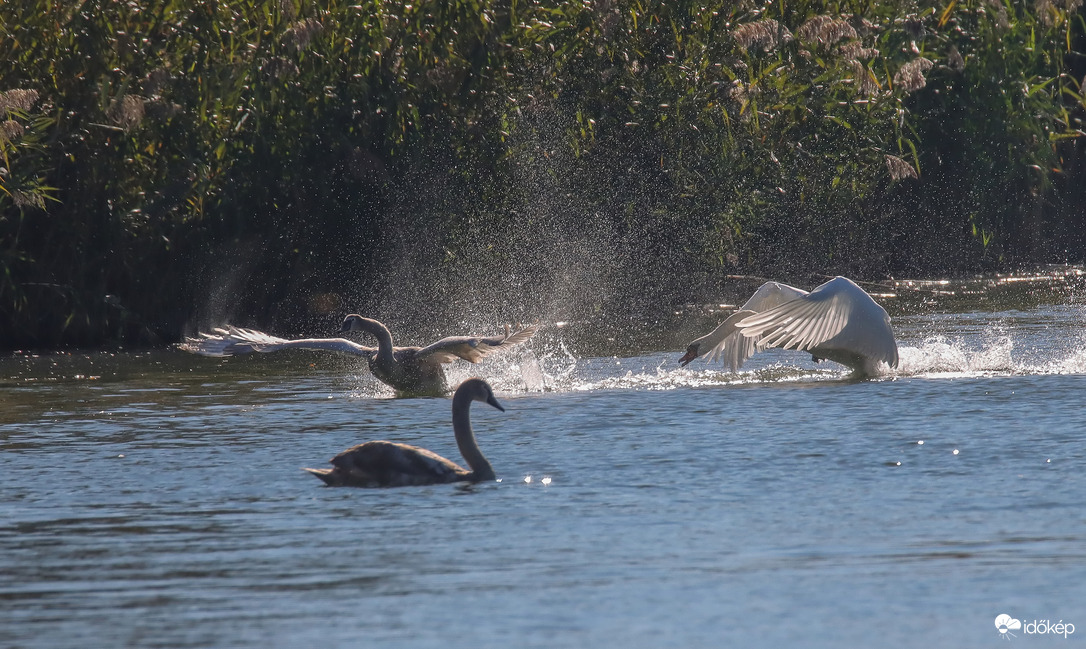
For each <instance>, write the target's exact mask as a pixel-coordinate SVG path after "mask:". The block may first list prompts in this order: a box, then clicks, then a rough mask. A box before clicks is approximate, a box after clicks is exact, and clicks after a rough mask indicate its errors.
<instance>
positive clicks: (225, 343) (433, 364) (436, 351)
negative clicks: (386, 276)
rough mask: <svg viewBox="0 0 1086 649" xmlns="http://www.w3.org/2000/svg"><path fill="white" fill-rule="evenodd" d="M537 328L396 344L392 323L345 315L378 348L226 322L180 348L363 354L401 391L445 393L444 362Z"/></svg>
mask: <svg viewBox="0 0 1086 649" xmlns="http://www.w3.org/2000/svg"><path fill="white" fill-rule="evenodd" d="M537 328H538V327H536V326H535V325H529V326H527V327H522V328H520V329H518V330H517V331H515V332H509V331H508V330H507V331H506V335H505V336H493V337H490V338H481V337H477V336H449V337H448V338H442V339H441V340H439V341H437V342H435V343H431V344H430V345H427V346H426V347H394V346H393V345H392V334H391V333H390V332H389V330H388V327H386V326H385V325H383V324H381V323H380V322H378V321H376V320H373V319H372V318H363V317H362V316H360V315H355V314H351V315H349V316H347V317H346V318H344V319H343V325H342V326H341V327H340V333H349V332H352V331H361V332H363V333H368V334H370V335H372V336H373V337H375V338H376V339H377V347H366V346H364V345H360V344H358V343H356V342H354V341H351V340H347V339H345V338H302V339H298V340H286V339H284V338H276V337H275V336H269V335H268V334H265V333H262V332H259V331H254V330H252V329H240V328H237V327H227V328H219V329H215V333H212V334H206V333H201V334H200V336H199V337H198V338H186V339H185V342H184V343H182V344H181V345H180V348H181V349H184V350H185V351H189V352H193V353H195V354H201V355H203V356H233V355H235V354H248V353H250V352H274V351H278V350H281V349H308V350H323V351H333V352H341V353H346V354H354V355H357V356H364V357H365V358H366V360H367V362H368V363H369V367H370V371H371V372H373V375H374V376H375V377H377V379H378V380H380V381H381V382H383V383H386V384H387V385H389V386H391V387H392V388H393V389H394V390H396V391H397V392H398V393H401V394H407V395H442V394H445V393H446V392H447V391H448V387H447V386H446V384H445V372H444V370H443V369H442V368H441V366H442V365H443V364H445V363H451V362H452V361H454V360H456V359H457V358H461V359H464V360H466V361H468V362H470V363H478V362H479V361H480V360H482V359H483V358H484V357H486V356H487V355H488V354H490V353H491V352H494V351H504V350H506V349H508V348H510V347H513V346H514V345H519V344H520V343H523V342H525V341H526V340H528V339H529V338H531V337H532V336H533V335H535V332H536V330H537Z"/></svg>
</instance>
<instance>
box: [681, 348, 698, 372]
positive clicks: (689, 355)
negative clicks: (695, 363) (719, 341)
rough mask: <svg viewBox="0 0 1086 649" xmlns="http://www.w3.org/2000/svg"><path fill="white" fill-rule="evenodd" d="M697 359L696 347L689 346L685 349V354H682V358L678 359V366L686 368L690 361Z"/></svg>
mask: <svg viewBox="0 0 1086 649" xmlns="http://www.w3.org/2000/svg"><path fill="white" fill-rule="evenodd" d="M697 357H698V346H697V345H690V346H689V347H687V348H686V353H685V354H683V357H682V358H680V359H679V365H680V366H682V367H686V366H687V365H689V364H690V361H692V360H694V359H695V358H697Z"/></svg>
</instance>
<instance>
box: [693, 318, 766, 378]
mask: <svg viewBox="0 0 1086 649" xmlns="http://www.w3.org/2000/svg"><path fill="white" fill-rule="evenodd" d="M754 314H755V312H754V311H746V310H741V311H736V312H735V313H733V314H731V315H730V316H728V318H727V319H726V320H724V322H721V323H720V326H718V327H717V328H716V329H714V330H713V331H712V332H711V333H710V334H709V335H708V336H707V337H706V340H707V341H709V342H711V341H714V340H715V341H719V342H717V343H716V344H715V345H713V347H712V348H711V349H710V350H709V351H708V352H707V353H706V354H705V360H706V361H708V362H712V361H715V360H717V359H720V360H721V361H723V363H724V365H725V366H726V367H727V368H728V370H729V371H732V372H737V371H739V368H740V367H743V363H745V362H746V360H747V359H748V358H750V357H751V356H753V355H754V351H755V344H754V343H755V341H754V339H753V338H747V337H746V336H744V335H743V333H742V332H741V331H739V329H738V328H736V326H735V325H736V323H737V322H739V321H740V320H742V319H744V318H747V317H749V316H752V315H754Z"/></svg>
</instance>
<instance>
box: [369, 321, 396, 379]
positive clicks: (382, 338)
mask: <svg viewBox="0 0 1086 649" xmlns="http://www.w3.org/2000/svg"><path fill="white" fill-rule="evenodd" d="M367 332H368V333H370V334H372V335H373V337H374V338H376V339H377V362H378V364H380V365H382V366H383V367H386V368H391V367H392V365H393V362H394V361H393V355H392V333H391V332H390V331H389V330H388V327H386V326H385V325H383V324H381V323H380V322H377V321H376V320H373V321H371V323H370V326H369V327H367Z"/></svg>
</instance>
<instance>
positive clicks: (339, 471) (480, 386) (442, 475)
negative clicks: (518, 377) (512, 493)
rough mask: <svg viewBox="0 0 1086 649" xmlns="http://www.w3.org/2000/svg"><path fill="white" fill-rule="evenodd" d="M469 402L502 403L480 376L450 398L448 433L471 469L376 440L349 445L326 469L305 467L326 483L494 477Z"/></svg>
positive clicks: (415, 448) (383, 484)
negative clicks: (474, 427)
mask: <svg viewBox="0 0 1086 649" xmlns="http://www.w3.org/2000/svg"><path fill="white" fill-rule="evenodd" d="M472 401H482V402H485V403H489V404H490V405H492V406H494V407H495V408H497V409H498V410H501V411H502V412H505V408H503V407H502V406H501V404H500V403H498V400H497V399H496V398H494V392H493V390H491V389H490V385H488V384H487V382H486V381H484V380H482V379H468V380H466V381H464V382H463V383H461V384H460V387H458V388H456V393H455V394H453V399H452V420H453V433H454V434H455V435H456V445H457V447H459V449H460V455H462V456H464V460H465V461H467V463H468V466H470V467H471V470H470V471H468V470H466V469H464V468H461V467H460V466H458V465H457V464H456V463H455V462H452V461H450V460H446V459H445V458H443V457H441V456H440V455H437V454H436V453H433V452H431V451H428V450H426V449H424V448H419V447H418V446H410V445H408V444H397V443H395V442H385V441H375V442H365V443H363V444H359V445H357V446H353V447H351V448H349V449H347V450H346V451H343V452H342V453H340V454H339V455H337V456H335V457H334V458H332V459H331V463H332V468H331V469H305V471H309V472H310V473H312V474H313V475H315V476H317V477H318V478H320V479H321V480H323V481H324V483H325V484H327V485H329V486H331V487H406V486H411V485H427V484H441V483H445V482H481V481H483V480H493V479H494V477H495V476H494V469H493V467H491V466H490V462H488V461H487V459H486V458H485V457H484V456H483V453H482V451H480V450H479V445H478V443H477V442H476V441H475V433H474V432H473V431H472V430H471V420H470V418H469V415H468V411H469V410H470V407H471V402H472Z"/></svg>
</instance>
